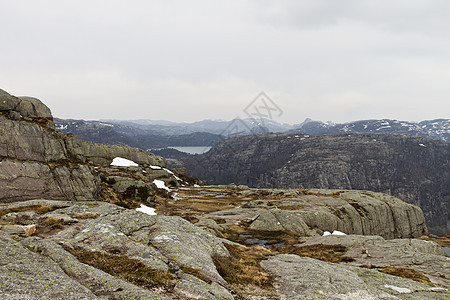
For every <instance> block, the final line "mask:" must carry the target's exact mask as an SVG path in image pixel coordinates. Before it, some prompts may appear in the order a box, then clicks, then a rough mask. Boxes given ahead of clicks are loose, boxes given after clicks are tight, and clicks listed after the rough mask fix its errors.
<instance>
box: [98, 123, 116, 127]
mask: <svg viewBox="0 0 450 300" xmlns="http://www.w3.org/2000/svg"><path fill="white" fill-rule="evenodd" d="M98 124H99V125H103V126H108V127H114V125H113V124H107V123H98Z"/></svg>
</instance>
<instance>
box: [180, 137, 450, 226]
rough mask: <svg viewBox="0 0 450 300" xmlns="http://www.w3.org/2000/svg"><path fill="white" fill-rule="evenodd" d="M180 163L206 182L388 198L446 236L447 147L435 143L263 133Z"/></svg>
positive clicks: (448, 199) (449, 158) (230, 141)
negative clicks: (417, 213) (366, 193)
mask: <svg viewBox="0 0 450 300" xmlns="http://www.w3.org/2000/svg"><path fill="white" fill-rule="evenodd" d="M184 162H185V167H186V168H187V170H188V174H190V175H192V176H195V177H197V178H199V179H201V180H203V181H205V182H207V183H211V184H230V183H235V184H245V185H248V186H251V187H258V188H295V189H298V188H324V189H355V190H372V191H376V192H382V193H386V194H390V195H393V196H395V197H398V198H400V199H402V200H404V201H406V202H409V203H411V204H414V205H417V206H420V207H421V208H422V210H423V211H424V214H425V218H426V220H427V225H428V228H429V229H430V231H431V232H433V233H436V234H443V233H448V232H450V227H448V226H447V221H448V211H449V207H450V171H449V170H450V167H449V162H450V144H449V143H446V142H443V141H438V140H431V139H426V138H423V137H412V136H408V135H389V134H365V135H354V134H353V135H347V134H345V135H335V136H308V135H302V134H295V135H294V134H291V135H287V134H264V135H252V136H243V137H235V138H230V139H226V140H224V141H222V142H221V143H219V144H217V145H215V146H214V147H213V148H212V149H211V150H210V151H209V152H207V153H205V154H202V155H197V156H193V157H190V158H186V159H185V160H184ZM449 224H450V223H449Z"/></svg>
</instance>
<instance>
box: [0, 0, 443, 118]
mask: <svg viewBox="0 0 450 300" xmlns="http://www.w3.org/2000/svg"><path fill="white" fill-rule="evenodd" d="M0 5H1V6H0V7H1V8H0V36H1V44H0V88H2V89H4V90H6V91H7V92H9V93H11V94H13V95H16V96H22V95H27V96H34V97H37V98H39V99H41V100H42V101H43V102H44V103H46V104H47V105H48V106H49V107H50V108H51V109H52V112H53V115H54V116H56V117H62V118H76V119H80V118H82V119H101V118H114V119H165V120H172V121H196V120H202V119H232V118H234V117H236V116H239V117H245V114H244V112H243V110H244V109H245V107H246V106H247V105H248V104H249V103H250V102H251V101H252V100H253V99H254V98H255V97H256V96H257V95H258V94H259V93H260V92H261V91H265V92H266V93H267V94H268V95H269V96H270V97H271V99H272V100H273V101H274V102H275V103H276V105H277V106H278V107H279V108H280V109H282V111H283V114H282V115H281V116H280V117H278V115H277V116H275V117H274V119H275V120H277V121H281V122H287V123H300V122H301V121H303V120H304V119H305V118H306V117H309V118H312V119H315V120H322V121H327V120H331V121H335V122H346V121H352V120H359V119H371V118H391V119H400V120H409V121H419V120H424V119H434V118H449V117H450V1H447V0H442V1H437V0H436V1H433V0H421V1H418V0H403V1H395V0H388V1H384V0H376V1H375V0H373V1H365V0H354V1H351V0H348V1H346V0H341V1H336V0H328V1H326V0H323V1H319V0H310V1H299V0H292V1H289V0H285V1H282V0H276V1H275V0H274V1H268V0H267V1H265V0H254V1H250V0H248V1H246V0H224V1H215V0H205V1H200V0H191V1H181V0H180V1H177V0H164V1H151V0H142V1H138V0H128V1H124V0H123V1H112V0H105V1H99V0H90V1H85V0H77V1H63V0H48V1H45V0H39V1H37V0H28V1H26V0H21V1H7V0H0Z"/></svg>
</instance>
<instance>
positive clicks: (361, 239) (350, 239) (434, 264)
mask: <svg viewBox="0 0 450 300" xmlns="http://www.w3.org/2000/svg"><path fill="white" fill-rule="evenodd" d="M300 241H301V242H302V243H301V244H298V245H296V247H298V248H300V249H301V248H302V247H311V246H317V245H334V246H344V247H345V249H346V250H345V252H343V253H342V256H343V257H345V259H344V260H345V264H348V265H353V266H367V267H371V268H373V269H382V268H385V267H395V268H407V269H413V270H415V271H418V272H420V273H421V274H423V275H425V276H427V277H428V279H429V280H430V283H432V284H435V285H438V286H447V287H450V258H448V257H447V256H446V254H445V252H444V250H443V249H442V247H441V246H439V245H438V244H436V243H434V242H430V241H424V240H419V239H394V240H384V239H383V238H382V237H380V236H361V235H346V236H336V235H330V236H322V237H311V238H303V239H300Z"/></svg>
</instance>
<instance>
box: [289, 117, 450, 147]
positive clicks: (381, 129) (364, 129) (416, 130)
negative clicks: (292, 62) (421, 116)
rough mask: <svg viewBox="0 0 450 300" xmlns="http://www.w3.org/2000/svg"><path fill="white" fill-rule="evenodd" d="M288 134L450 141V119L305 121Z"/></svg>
mask: <svg viewBox="0 0 450 300" xmlns="http://www.w3.org/2000/svg"><path fill="white" fill-rule="evenodd" d="M288 133H305V134H311V135H329V134H339V133H358V134H363V133H393V134H409V135H413V136H423V137H428V138H432V139H439V140H443V141H445V142H449V141H450V119H436V120H426V121H421V122H418V123H414V122H407V121H397V120H389V119H382V120H363V121H355V122H349V123H341V124H333V123H324V122H320V121H313V120H310V119H307V120H305V122H303V123H302V124H301V125H300V126H299V127H298V128H296V129H293V130H289V131H288Z"/></svg>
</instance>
